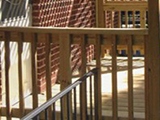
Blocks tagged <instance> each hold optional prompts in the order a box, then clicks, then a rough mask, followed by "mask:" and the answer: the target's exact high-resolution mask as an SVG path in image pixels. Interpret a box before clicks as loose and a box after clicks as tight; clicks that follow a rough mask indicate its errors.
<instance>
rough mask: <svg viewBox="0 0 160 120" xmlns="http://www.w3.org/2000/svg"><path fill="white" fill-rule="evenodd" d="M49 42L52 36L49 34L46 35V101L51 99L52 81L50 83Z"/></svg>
mask: <svg viewBox="0 0 160 120" xmlns="http://www.w3.org/2000/svg"><path fill="white" fill-rule="evenodd" d="M51 40H52V36H51V35H50V34H48V35H46V43H45V48H46V54H45V59H46V89H47V91H46V94H47V96H46V97H47V100H49V99H50V98H51V97H52V81H51Z"/></svg>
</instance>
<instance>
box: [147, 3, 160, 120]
mask: <svg viewBox="0 0 160 120" xmlns="http://www.w3.org/2000/svg"><path fill="white" fill-rule="evenodd" d="M148 7H149V39H147V41H146V61H147V63H148V65H147V66H146V70H147V73H148V78H147V79H149V89H148V90H149V116H148V118H146V120H160V25H159V24H160V0H148Z"/></svg>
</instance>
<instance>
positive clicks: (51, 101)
mask: <svg viewBox="0 0 160 120" xmlns="http://www.w3.org/2000/svg"><path fill="white" fill-rule="evenodd" d="M97 71H98V68H94V69H92V70H91V71H90V72H88V73H86V74H85V75H83V76H82V77H81V78H80V79H78V80H77V81H75V82H74V83H72V84H71V85H69V86H68V87H67V88H65V89H64V90H63V91H62V92H60V93H58V94H57V95H55V96H54V97H53V98H51V99H49V100H48V101H47V102H45V103H44V104H42V105H41V106H40V107H38V108H36V109H35V110H33V111H32V112H30V113H29V114H27V115H26V116H24V117H23V118H21V120H30V119H33V118H35V117H36V116H38V115H39V114H40V113H41V112H43V111H44V110H46V109H47V108H49V107H50V106H51V105H53V104H54V103H55V102H56V101H57V100H59V99H61V98H62V97H64V96H65V95H67V93H69V92H70V91H71V90H73V89H74V88H75V87H77V86H78V85H80V84H81V83H82V82H83V81H85V80H86V78H88V77H90V76H92V75H95V73H96V72H97Z"/></svg>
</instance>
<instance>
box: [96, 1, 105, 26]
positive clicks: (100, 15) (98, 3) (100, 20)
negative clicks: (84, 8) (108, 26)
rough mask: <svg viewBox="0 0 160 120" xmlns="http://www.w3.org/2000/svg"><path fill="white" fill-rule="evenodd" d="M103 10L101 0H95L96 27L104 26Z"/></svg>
mask: <svg viewBox="0 0 160 120" xmlns="http://www.w3.org/2000/svg"><path fill="white" fill-rule="evenodd" d="M104 16H105V12H104V10H103V0H96V27H98V28H104V27H105V18H104Z"/></svg>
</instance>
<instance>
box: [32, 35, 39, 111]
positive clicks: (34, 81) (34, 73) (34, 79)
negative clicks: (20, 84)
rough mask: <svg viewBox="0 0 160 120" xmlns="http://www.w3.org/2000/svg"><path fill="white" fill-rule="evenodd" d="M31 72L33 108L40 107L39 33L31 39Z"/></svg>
mask: <svg viewBox="0 0 160 120" xmlns="http://www.w3.org/2000/svg"><path fill="white" fill-rule="evenodd" d="M31 66H32V67H31V69H32V70H31V72H32V73H31V74H32V93H33V98H32V99H33V109H35V108H37V107H38V90H37V89H38V87H37V34H32V41H31Z"/></svg>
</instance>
